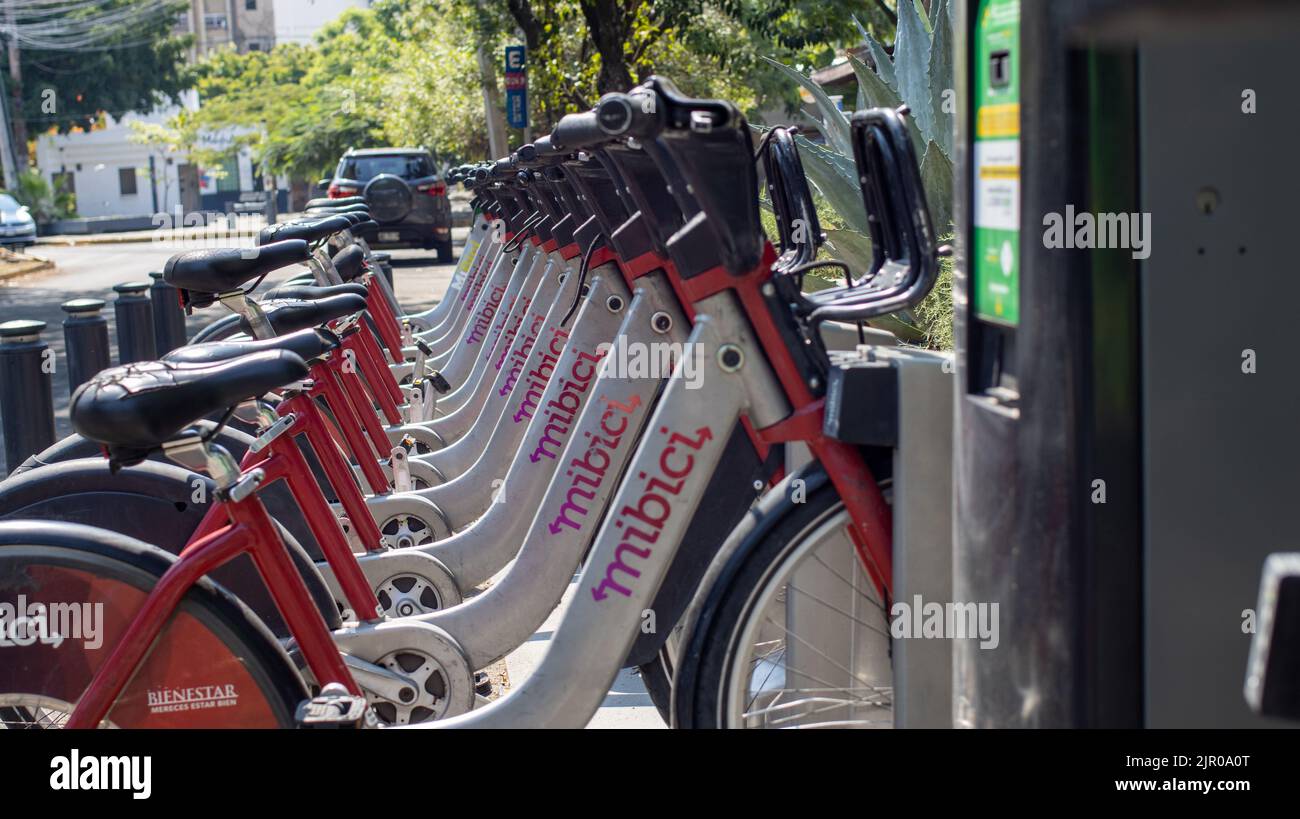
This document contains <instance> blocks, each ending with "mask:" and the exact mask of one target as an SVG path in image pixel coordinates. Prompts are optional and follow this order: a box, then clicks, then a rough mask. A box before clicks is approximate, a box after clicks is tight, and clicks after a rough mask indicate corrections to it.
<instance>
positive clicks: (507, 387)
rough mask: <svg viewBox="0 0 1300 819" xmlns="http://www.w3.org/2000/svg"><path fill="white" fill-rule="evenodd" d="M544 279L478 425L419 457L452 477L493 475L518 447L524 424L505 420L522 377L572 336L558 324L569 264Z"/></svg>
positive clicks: (570, 279)
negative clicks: (544, 355) (468, 474)
mask: <svg viewBox="0 0 1300 819" xmlns="http://www.w3.org/2000/svg"><path fill="white" fill-rule="evenodd" d="M545 275H546V278H545V280H544V281H543V283H542V284H541V285H539V286H538V288H537V294H536V296H535V297H534V299H533V304H532V307H531V309H530V310H529V311H528V313H527V315H525V316H524V318H523V323H522V324H521V325H520V327H519V328H518V330H517V331H516V332H515V337H514V339H513V342H514V343H513V344H512V345H511V346H510V348H509V349H508V350H506V351H504V352H503V353H502V355H500V356H498V357H497V359H496V361H495V362H494V363H493V366H494V367H495V368H496V377H495V379H494V380H493V384H492V392H491V393H490V394H489V396H488V400H487V402H486V403H484V405H483V409H482V411H481V412H480V413H479V417H478V419H477V420H475V421H474V425H473V426H472V427H471V428H470V430H469V432H467V433H466V434H465V435H464V436H463V437H461V439H460V440H458V441H456V442H455V443H454V444H452V445H451V446H448V447H447V448H446V449H442V450H439V451H437V452H433V453H430V454H428V455H424V456H422V457H421V460H423V461H425V462H426V463H428V464H430V465H432V466H433V467H435V468H436V469H437V470H438V471H439V472H441V473H442V474H443V475H445V476H447V477H448V478H452V479H458V478H459V477H460V476H462V475H466V474H467V473H468V472H470V471H471V470H472V471H473V472H475V473H476V474H478V475H484V474H490V475H493V476H495V475H497V474H499V470H500V468H501V466H502V465H504V464H505V463H506V462H507V461H508V459H509V458H510V455H511V454H512V453H513V452H514V451H515V449H516V448H517V447H518V446H519V438H520V436H521V435H522V434H523V425H521V424H506V423H505V422H504V418H503V417H502V416H503V415H504V413H505V409H506V407H507V406H508V405H509V402H510V396H511V394H512V393H513V392H514V389H515V387H516V385H517V384H518V383H519V382H520V379H521V376H523V374H524V373H526V372H528V370H529V368H530V366H531V365H532V364H533V362H534V360H536V359H540V358H541V356H542V349H543V348H542V347H541V345H545V348H546V349H549V350H552V351H553V354H558V353H559V351H560V350H562V349H563V346H564V342H565V340H566V339H567V338H568V333H567V332H563V331H562V330H561V329H560V327H559V322H560V319H561V318H563V317H564V313H565V312H567V311H568V309H569V306H570V305H571V304H572V303H573V293H574V290H575V289H576V288H577V282H578V277H577V275H576V272H575V271H574V270H572V268H571V266H566V267H562V268H553V269H551V270H549V271H548V272H547V273H546V274H545ZM561 280H563V281H561ZM557 346H558V349H556V348H557ZM485 469H486V470H488V471H487V473H484V470H485ZM454 482H455V481H454V480H453V481H452V483H454ZM446 486H450V483H449V484H444V487H446ZM444 487H440V488H444ZM446 491H451V490H446ZM479 514H482V512H481V511H480V512H479ZM475 517H477V515H475Z"/></svg>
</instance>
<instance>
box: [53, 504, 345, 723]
mask: <svg viewBox="0 0 1300 819" xmlns="http://www.w3.org/2000/svg"><path fill="white" fill-rule="evenodd" d="M217 508H220V509H221V510H222V511H224V512H225V514H226V515H227V516H228V523H227V524H226V525H224V526H222V527H221V528H220V529H218V530H216V531H214V532H212V533H210V534H208V535H207V536H205V537H203V538H200V539H199V540H196V541H194V542H192V543H190V544H189V545H188V546H186V547H185V550H184V551H182V552H181V554H180V556H179V557H178V558H177V559H176V562H175V563H173V564H172V565H171V567H170V568H168V569H167V571H166V572H165V573H164V574H163V576H162V577H161V578H159V579H158V583H157V585H155V586H154V588H153V589H152V590H151V591H150V592H149V594H148V596H146V597H145V600H144V603H143V604H142V605H141V607H140V610H139V611H137V612H136V614H135V617H133V618H132V620H131V623H130V625H128V626H127V629H126V632H125V633H124V634H123V635H122V639H121V640H120V641H119V642H118V643H117V645H115V646H114V647H113V650H112V653H111V654H109V656H108V659H107V660H105V661H104V664H103V665H101V666H100V667H99V668H98V669H97V670H96V671H95V675H94V677H93V678H91V681H90V685H89V686H88V687H87V688H86V691H85V693H84V694H82V696H81V699H80V700H78V702H77V705H76V707H75V708H74V709H73V711H72V715H71V716H70V717H69V719H68V723H67V727H68V728H94V727H96V726H98V725H99V724H100V723H101V722H102V721H103V720H104V718H105V717H106V716H108V712H109V711H110V710H111V709H112V707H113V704H114V703H115V702H117V698H118V697H119V696H120V695H121V693H122V689H123V688H125V687H126V684H127V683H128V682H130V681H131V678H132V677H133V676H134V675H135V673H136V670H137V669H138V668H139V666H140V663H141V662H143V660H144V658H145V656H146V655H147V654H148V653H149V649H150V647H151V646H152V645H153V643H154V641H155V640H156V639H157V638H158V635H159V634H161V633H162V630H163V628H164V627H165V626H166V625H167V622H168V621H169V620H170V619H171V616H172V614H173V613H174V612H175V611H176V608H177V607H178V606H179V605H180V603H181V600H182V599H183V598H184V597H185V593H186V592H187V591H189V589H190V587H192V586H193V585H194V584H195V583H197V582H198V581H199V578H201V577H203V576H204V575H206V574H208V573H210V572H212V571H214V570H216V569H217V568H219V567H220V566H223V565H225V564H226V563H228V562H230V561H231V560H233V559H235V558H236V557H238V556H239V555H241V554H247V555H249V556H250V557H252V559H253V563H254V565H255V566H256V567H257V571H258V573H259V574H260V575H261V577H262V581H263V582H264V583H265V584H266V587H267V589H268V590H269V591H270V593H271V598H272V600H274V601H275V605H276V608H278V609H279V611H280V615H281V616H282V617H283V618H284V621H285V623H286V625H288V627H289V632H290V633H291V634H292V635H293V636H294V639H295V640H296V641H297V643H298V647H299V648H300V649H301V651H302V655H303V659H304V660H305V661H306V662H307V666H308V667H309V668H310V669H311V671H312V674H313V675H315V677H316V679H317V681H318V682H320V684H321V685H324V684H326V683H330V682H338V683H342V684H344V685H345V686H347V688H348V690H350V691H351V692H352V693H353V694H355V695H358V696H360V694H361V689H360V688H359V687H358V686H357V684H356V681H355V680H354V679H353V678H352V675H351V674H350V673H349V672H348V669H347V666H346V665H345V664H344V662H343V658H342V656H341V655H340V654H339V650H338V647H337V646H336V645H335V644H334V639H333V637H332V636H331V635H330V632H329V629H328V628H327V627H326V625H325V621H324V620H322V619H321V616H320V612H319V611H318V610H317V608H316V603H315V601H314V600H313V599H312V596H311V592H310V591H309V590H308V589H307V584H306V583H305V582H304V581H303V579H302V576H301V575H299V574H298V569H297V567H295V566H294V565H293V560H292V559H291V558H290V557H289V552H288V550H287V549H286V547H285V545H284V541H282V540H281V539H280V535H279V533H278V532H277V531H276V528H275V524H274V522H273V521H272V520H271V516H270V515H269V514H267V511H266V507H265V506H264V505H263V504H262V501H261V499H260V498H258V497H257V493H256V492H254V493H253V494H252V495H250V496H249V497H247V498H245V499H243V500H242V501H238V502H236V501H230V500H223V501H221V502H219V503H218V504H217Z"/></svg>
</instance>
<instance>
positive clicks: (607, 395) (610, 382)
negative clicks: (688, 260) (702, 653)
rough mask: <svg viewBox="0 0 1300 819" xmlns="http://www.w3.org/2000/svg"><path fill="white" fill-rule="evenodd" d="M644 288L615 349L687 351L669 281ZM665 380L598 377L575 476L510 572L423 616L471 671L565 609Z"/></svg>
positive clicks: (582, 424) (559, 475)
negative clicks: (661, 324) (665, 325)
mask: <svg viewBox="0 0 1300 819" xmlns="http://www.w3.org/2000/svg"><path fill="white" fill-rule="evenodd" d="M642 281H643V282H644V284H643V285H642V286H641V287H638V288H637V294H636V295H635V296H634V297H633V300H632V306H631V307H630V308H629V309H628V313H627V318H626V319H624V321H623V325H622V327H620V328H619V333H618V337H617V339H616V340H615V342H614V348H612V349H616V348H617V346H618V345H631V344H651V343H655V342H665V341H666V342H672V343H677V344H680V343H681V342H682V341H684V340H685V338H686V329H685V328H686V321H685V318H684V317H683V316H682V314H681V312H680V310H679V308H678V307H677V303H676V299H675V298H673V296H672V293H671V290H669V285H668V283H667V281H665V280H664V279H663V276H662V274H660V273H655V274H652V275H651V276H649V277H647V279H645V280H642ZM660 314H667V315H669V316H670V317H671V318H672V326H671V327H670V328H669V329H668V330H667V332H663V333H661V332H657V331H656V330H655V329H654V327H653V318H654V317H655V316H657V315H660ZM602 370H604V368H602ZM663 381H664V379H663V377H662V374H647V375H646V376H645V377H638V378H628V377H622V376H621V374H615V375H610V374H608V373H604V374H602V375H600V376H598V377H597V380H596V383H595V384H593V385H592V386H591V387H590V391H591V394H592V395H593V398H592V400H590V401H588V402H587V405H586V406H585V407H583V410H582V414H581V415H580V416H579V419H578V423H577V425H576V426H575V427H574V430H573V434H572V435H571V436H570V437H569V439H568V441H567V442H566V443H565V446H564V450H563V452H562V454H561V456H560V458H559V459H558V463H562V464H565V465H566V466H567V469H566V470H565V471H563V472H560V471H559V470H558V469H557V470H556V471H555V472H554V473H553V474H552V477H551V481H550V484H549V485H548V486H547V489H546V495H545V496H544V498H543V499H542V502H541V504H540V505H539V507H538V508H537V511H536V513H535V515H534V516H533V518H532V524H531V526H530V527H529V529H528V535H527V537H525V538H524V541H523V544H522V546H521V547H520V548H519V550H518V555H517V556H516V557H515V561H514V563H513V565H511V566H510V569H509V571H507V572H506V575H505V576H504V577H502V578H500V579H498V580H497V582H496V583H494V584H493V585H492V587H491V588H489V589H488V590H487V591H485V592H484V593H482V594H480V595H479V596H477V597H475V598H474V599H473V600H471V601H469V602H468V603H464V604H462V605H459V606H454V607H452V608H448V609H443V610H441V611H437V612H431V613H429V614H426V615H421V617H420V619H421V620H424V621H425V622H430V623H434V624H436V625H438V626H439V627H441V628H443V629H445V630H446V631H447V632H448V633H449V634H451V635H452V636H453V637H455V638H456V640H457V642H458V643H459V644H460V646H461V648H462V650H464V651H465V652H466V656H467V657H468V659H469V661H470V665H472V666H473V667H475V668H485V667H487V666H488V665H490V664H491V663H493V662H495V661H496V660H498V659H500V658H501V657H504V656H505V655H506V654H507V653H509V652H510V651H512V650H513V649H515V648H517V647H519V646H520V645H522V644H523V642H524V641H525V640H527V639H528V637H529V636H530V635H532V633H533V632H535V631H536V630H537V628H538V626H540V625H541V624H542V622H543V621H544V620H545V619H546V617H547V615H548V614H550V613H551V611H552V610H553V609H554V608H555V606H556V604H558V603H559V602H560V599H561V598H562V597H563V595H564V590H565V589H566V588H567V587H568V585H569V581H570V580H571V579H572V578H573V573H574V571H575V570H576V569H577V568H578V565H579V563H580V562H581V560H582V555H583V553H584V552H585V551H586V549H587V547H588V545H589V544H590V543H591V541H592V537H593V535H594V534H595V532H596V529H597V526H599V524H600V522H601V520H602V519H603V518H604V517H605V516H606V514H607V511H608V510H609V509H611V508H616V507H611V506H610V504H609V501H610V498H611V497H612V496H613V494H614V492H615V489H616V486H615V483H616V482H617V481H618V479H619V476H620V475H621V474H622V473H623V468H624V466H625V465H626V464H627V463H628V461H629V460H630V459H631V457H632V453H633V450H634V448H635V446H636V442H637V440H638V438H639V437H641V435H642V431H643V428H644V425H645V422H646V419H647V418H649V417H650V415H651V411H652V410H653V405H654V403H655V396H656V395H657V393H658V392H659V390H660V388H661V387H662V386H663ZM424 551H426V552H428V553H430V554H434V555H435V556H437V557H438V558H439V560H442V561H443V563H444V565H446V559H447V558H446V557H444V555H443V554H442V553H441V552H439V551H438V550H437V548H436V544H435V546H434V547H433V548H428V547H426V548H425V549H424ZM501 556H504V555H501ZM476 558H477V556H476ZM477 559H480V560H481V559H482V558H477ZM502 565H504V562H503V563H502ZM448 568H450V569H451V571H452V572H453V574H454V575H455V576H456V578H457V583H458V585H460V586H461V588H466V586H465V585H464V583H463V580H462V575H461V573H460V572H458V571H457V568H453V567H451V566H449V567H448ZM459 568H461V569H464V568H467V567H465V566H464V564H462V565H461V566H460V567H459ZM482 568H484V569H487V568H488V567H487V566H483V567H482ZM464 579H466V580H467V579H469V575H468V574H466V575H465V578H464ZM624 656H626V654H624ZM622 659H623V657H619V658H618V661H619V662H621V661H622ZM615 670H617V669H615ZM607 688H608V687H607Z"/></svg>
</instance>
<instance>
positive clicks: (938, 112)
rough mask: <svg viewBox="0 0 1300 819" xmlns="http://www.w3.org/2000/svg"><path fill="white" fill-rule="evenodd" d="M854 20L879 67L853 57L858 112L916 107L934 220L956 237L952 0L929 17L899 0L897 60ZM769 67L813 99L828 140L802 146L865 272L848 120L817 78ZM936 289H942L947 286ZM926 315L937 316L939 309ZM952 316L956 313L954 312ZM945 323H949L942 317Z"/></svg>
mask: <svg viewBox="0 0 1300 819" xmlns="http://www.w3.org/2000/svg"><path fill="white" fill-rule="evenodd" d="M854 23H856V24H857V26H858V31H859V33H860V34H861V35H862V38H863V40H864V41H865V44H866V47H867V51H868V53H869V54H870V55H871V60H872V62H874V63H875V69H874V70H873V69H872V68H871V66H868V65H867V64H866V63H864V62H863V61H862V60H860V59H858V58H857V57H856V56H854V55H853V54H849V55H848V59H849V63H850V64H851V65H852V67H853V73H854V74H855V75H856V77H857V80H858V98H857V101H856V103H857V108H859V109H862V108H883V107H890V108H897V107H899V106H901V105H903V104H904V103H906V105H907V106H908V107H909V108H910V109H911V119H912V125H913V128H912V137H913V139H914V141H915V144H916V154H917V156H919V157H921V180H922V182H923V183H924V185H925V195H926V200H927V201H928V202H929V204H930V216H931V218H932V219H933V221H934V226H935V230H936V232H937V233H938V234H939V235H944V234H947V233H950V232H951V222H952V140H953V134H952V130H953V104H954V102H955V99H954V95H955V92H954V91H953V90H952V87H953V81H952V70H953V63H952V36H953V35H952V32H953V10H952V4H951V3H950V2H949V0H935V2H934V3H932V4H931V6H930V14H929V16H928V17H926V16H925V15H923V14H922V13H921V12H920V11H919V10H918V9H917V6H916V5H915V4H914V0H899V2H898V28H897V33H896V36H895V38H894V56H893V58H892V59H891V58H890V56H889V53H888V52H887V51H885V48H884V46H882V45H881V44H880V43H879V42H878V41H877V40H876V39H875V38H874V37H872V36H871V34H870V33H869V32H868V31H867V30H866V29H865V28H864V27H863V26H862V24H861V23H858V21H857V20H856V19H855V20H854ZM765 59H766V58H765ZM768 62H769V63H771V64H772V65H773V66H775V67H776V68H777V69H778V70H780V71H781V72H782V73H784V74H785V75H786V76H788V77H790V79H792V80H794V81H795V82H797V83H798V84H799V85H800V86H802V87H803V88H804V89H805V90H807V91H808V93H809V94H811V95H812V98H813V100H814V102H815V104H816V107H817V113H818V115H819V116H818V118H819V120H820V123H821V132H822V134H823V135H824V136H825V138H826V143H825V144H824V145H818V144H816V143H813V142H810V141H809V140H807V139H805V138H803V137H802V136H797V137H796V138H795V141H796V142H797V143H798V145H799V149H800V151H801V153H802V155H803V164H804V170H805V172H806V173H807V174H808V178H809V180H810V181H811V182H812V184H813V186H814V187H815V188H816V190H817V193H818V194H819V195H820V196H821V197H822V199H823V200H825V202H826V203H827V204H828V205H830V207H831V208H833V209H834V210H835V212H836V214H837V215H838V216H839V217H840V221H841V222H842V223H843V226H842V227H827V228H826V231H825V232H826V237H827V243H828V244H829V246H830V250H831V251H832V254H833V255H834V256H835V257H837V258H839V259H841V260H842V261H844V262H847V263H848V264H849V265H850V266H851V267H852V268H854V269H856V270H865V269H866V268H867V267H869V266H870V263H871V240H870V239H869V238H868V235H867V226H866V214H865V213H864V211H863V209H862V194H861V192H860V189H859V187H858V174H857V170H856V169H855V167H854V164H853V148H852V145H851V144H850V136H849V122H848V119H847V118H846V116H845V115H844V113H843V112H842V111H840V109H839V108H838V106H836V104H835V103H834V102H833V101H832V100H831V98H830V97H829V96H828V95H827V94H826V92H825V90H823V89H822V87H821V86H820V85H818V84H817V83H816V82H814V81H813V80H812V78H811V77H808V76H805V75H804V74H802V73H801V72H799V71H797V70H795V69H793V68H791V67H790V66H787V65H784V64H782V63H780V62H777V61H776V60H772V59H768ZM936 290H937V291H942V288H936ZM942 296H943V292H936V294H935V297H942ZM922 312H926V313H927V314H929V315H934V314H935V311H934V310H933V309H932V307H931V309H929V310H927V311H922ZM947 314H948V315H951V312H950V310H949V311H947ZM899 319H900V321H899V322H889V323H888V326H889V329H891V330H894V331H895V332H900V335H903V336H904V337H907V338H909V340H921V339H925V340H928V341H930V342H931V343H934V342H935V341H936V339H935V338H934V336H935V333H934V332H931V331H930V330H928V329H927V328H923V327H918V324H920V323H923V322H918V321H917V318H916V316H914V315H903V316H900V317H899ZM924 323H928V322H924ZM939 323H940V324H942V319H940V321H939ZM941 335H942V333H941ZM940 343H942V341H940Z"/></svg>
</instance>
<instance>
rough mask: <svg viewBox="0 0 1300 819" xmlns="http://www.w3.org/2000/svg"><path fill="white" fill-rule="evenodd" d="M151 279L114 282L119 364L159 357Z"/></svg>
mask: <svg viewBox="0 0 1300 819" xmlns="http://www.w3.org/2000/svg"><path fill="white" fill-rule="evenodd" d="M149 287H150V283H149V282H123V283H122V284H115V285H113V291H114V292H115V293H117V301H115V302H114V303H113V313H114V315H115V316H116V317H117V363H119V364H130V363H132V362H135V361H149V360H150V359H154V358H157V357H158V348H157V346H156V345H155V342H154V326H153V304H152V302H151V301H150V299H149V293H148V290H149Z"/></svg>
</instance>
